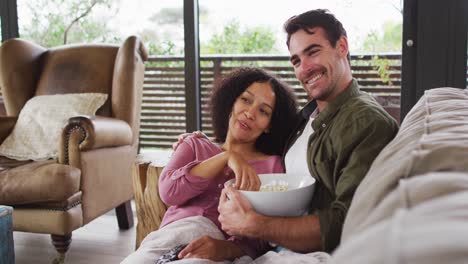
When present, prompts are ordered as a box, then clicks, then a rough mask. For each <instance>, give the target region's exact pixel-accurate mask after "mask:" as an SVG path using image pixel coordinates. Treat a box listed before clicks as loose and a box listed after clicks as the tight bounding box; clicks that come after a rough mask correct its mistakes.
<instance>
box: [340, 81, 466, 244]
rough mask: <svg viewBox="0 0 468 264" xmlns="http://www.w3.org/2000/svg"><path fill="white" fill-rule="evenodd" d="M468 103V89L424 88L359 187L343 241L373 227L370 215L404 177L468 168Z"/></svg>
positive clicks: (347, 218) (375, 221) (345, 226)
mask: <svg viewBox="0 0 468 264" xmlns="http://www.w3.org/2000/svg"><path fill="white" fill-rule="evenodd" d="M467 105H468V90H467V89H458V88H437V89H431V90H427V91H426V92H425V94H424V95H423V96H422V97H421V98H420V100H419V101H418V103H417V104H416V105H415V106H414V107H413V108H412V109H411V111H410V112H409V113H408V115H407V116H406V118H405V119H404V120H403V122H402V124H401V127H400V130H399V132H398V134H397V135H396V137H395V138H394V140H392V141H391V142H390V143H389V144H388V145H387V146H386V147H385V148H384V149H383V150H382V152H381V153H380V154H379V155H378V156H377V158H376V159H375V161H374V162H373V164H372V166H371V168H370V169H369V172H368V173H367V174H366V176H365V178H364V179H363V181H362V182H361V184H360V185H359V187H358V188H357V190H356V193H355V195H354V198H353V201H352V203H351V206H350V209H349V211H348V214H347V217H346V219H345V223H344V226H343V234H342V243H346V242H347V240H348V239H349V238H350V237H352V236H353V235H354V234H359V233H360V232H363V231H364V230H365V229H366V228H370V226H369V225H370V224H371V222H372V223H373V224H375V223H377V222H378V221H377V219H374V220H373V221H371V222H369V221H367V219H368V218H369V217H370V216H371V215H372V212H373V211H374V210H376V208H377V207H378V206H379V205H380V203H381V202H382V201H383V200H384V199H385V198H386V197H387V195H388V194H389V193H390V192H392V191H393V190H395V189H396V188H397V187H398V186H399V184H400V179H405V178H411V177H416V176H417V177H420V176H421V175H426V173H428V172H435V171H455V172H456V171H459V172H468V156H467V153H468V107H467ZM402 207H406V206H403V205H402ZM396 209H397V208H393V209H392V210H396ZM387 213H388V215H392V213H393V212H391V211H389V212H387ZM384 218H385V217H382V218H381V219H380V220H382V219H384Z"/></svg>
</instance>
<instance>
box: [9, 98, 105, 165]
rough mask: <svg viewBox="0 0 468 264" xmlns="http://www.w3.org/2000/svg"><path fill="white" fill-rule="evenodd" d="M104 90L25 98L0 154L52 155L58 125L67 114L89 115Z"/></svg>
mask: <svg viewBox="0 0 468 264" xmlns="http://www.w3.org/2000/svg"><path fill="white" fill-rule="evenodd" d="M106 99H107V94H101V93H79V94H56V95H42V96H35V97H33V98H32V99H30V100H29V101H27V102H26V104H25V105H24V107H23V109H22V110H21V112H20V114H19V117H18V121H17V123H16V125H15V127H14V129H13V131H12V132H11V134H10V135H9V136H8V137H7V138H6V139H5V141H3V143H2V145H0V155H3V156H6V157H9V158H12V159H17V160H46V159H50V158H56V157H57V155H58V144H59V142H60V140H59V139H60V134H61V131H62V127H63V126H64V125H65V124H66V122H67V120H68V119H69V118H70V117H73V116H77V115H93V114H94V113H96V110H97V109H98V108H99V107H100V106H102V105H103V104H104V102H105V101H106Z"/></svg>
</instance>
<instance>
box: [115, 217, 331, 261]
mask: <svg viewBox="0 0 468 264" xmlns="http://www.w3.org/2000/svg"><path fill="white" fill-rule="evenodd" d="M204 235H208V236H210V237H212V238H215V239H224V235H223V233H222V232H221V231H220V230H219V229H218V227H217V226H216V225H215V224H213V222H211V221H210V220H209V219H207V218H205V217H202V216H193V217H188V218H185V219H181V220H178V221H176V222H173V223H171V224H168V225H167V226H164V227H162V228H160V229H158V230H156V231H154V232H151V233H150V234H149V235H148V236H147V237H146V238H145V239H144V240H143V241H142V242H141V245H140V247H139V248H138V250H137V251H135V252H134V253H132V254H131V255H129V256H128V257H127V258H125V260H123V262H122V264H131V263H145V264H146V263H148V264H154V263H155V262H156V260H157V259H158V258H159V257H160V256H161V255H163V254H165V253H166V252H168V251H169V250H171V249H172V248H174V247H176V246H178V245H181V244H186V243H190V242H192V241H193V240H195V239H197V238H199V237H201V236H204ZM329 259H330V256H329V255H328V254H326V253H322V252H317V253H310V254H299V253H294V252H291V251H286V250H285V251H281V252H274V251H270V252H268V253H267V254H265V255H263V256H261V257H259V258H257V259H255V260H252V259H251V258H250V257H249V256H243V257H241V258H238V259H235V260H234V261H233V262H231V261H221V262H216V261H211V260H208V259H182V260H176V261H173V262H170V263H174V264H227V263H234V264H249V263H255V264H267V263H268V264H269V263H272V264H276V263H278V264H280V263H281V264H285V263H286V264H287V263H309V264H321V263H328V260H329Z"/></svg>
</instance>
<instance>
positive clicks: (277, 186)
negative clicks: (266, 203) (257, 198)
mask: <svg viewBox="0 0 468 264" xmlns="http://www.w3.org/2000/svg"><path fill="white" fill-rule="evenodd" d="M287 190H288V182H287V181H282V180H279V181H276V180H273V181H272V182H270V183H268V184H265V185H262V186H260V190H259V191H260V192H284V191H287Z"/></svg>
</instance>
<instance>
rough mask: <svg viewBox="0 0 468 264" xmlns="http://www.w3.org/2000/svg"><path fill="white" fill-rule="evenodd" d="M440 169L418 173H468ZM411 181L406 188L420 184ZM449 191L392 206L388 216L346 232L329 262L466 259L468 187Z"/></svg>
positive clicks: (459, 263)
mask: <svg viewBox="0 0 468 264" xmlns="http://www.w3.org/2000/svg"><path fill="white" fill-rule="evenodd" d="M438 174H439V175H438V176H434V175H432V174H431V173H430V174H426V175H419V176H418V177H426V176H428V177H436V178H437V177H442V178H443V177H444V174H446V175H448V176H449V177H452V178H453V176H454V177H457V176H458V177H459V178H464V179H466V178H468V173H458V175H457V176H456V175H453V174H452V173H450V172H442V173H438ZM464 181H465V180H464ZM413 184H414V182H413V183H412V184H410V185H412V186H411V187H410V189H413V190H416V189H419V187H423V186H417V185H418V184H414V185H413ZM465 187H466V186H465ZM449 189H450V188H449ZM453 190H454V192H452V193H450V192H448V193H445V194H441V193H439V195H436V197H432V198H431V199H424V201H422V202H420V203H417V204H415V205H410V206H409V207H408V208H406V206H403V207H402V208H399V209H396V210H395V211H393V214H392V215H391V216H390V217H386V218H384V219H383V220H382V221H380V222H378V223H377V224H375V225H371V226H369V227H368V228H367V229H364V230H362V232H361V233H359V234H356V235H353V236H351V237H348V239H347V240H346V241H345V243H343V244H342V245H341V246H340V247H338V249H337V250H336V251H335V252H334V253H333V255H332V261H331V263H336V264H339V263H346V264H361V263H395V264H398V263H412V264H439V263H451V264H465V263H467V262H466V261H467V259H468V225H467V224H466V219H468V207H467V206H466V201H468V189H466V188H464V190H459V189H453Z"/></svg>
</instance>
